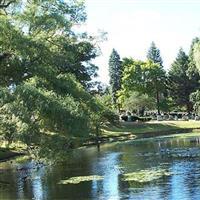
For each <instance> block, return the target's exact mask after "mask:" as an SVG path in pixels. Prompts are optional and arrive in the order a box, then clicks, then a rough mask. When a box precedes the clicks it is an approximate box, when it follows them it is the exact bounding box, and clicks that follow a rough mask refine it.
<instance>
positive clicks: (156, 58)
mask: <svg viewBox="0 0 200 200" xmlns="http://www.w3.org/2000/svg"><path fill="white" fill-rule="evenodd" d="M147 59H148V60H152V61H153V62H154V63H157V64H159V65H160V66H163V61H162V58H161V56H160V50H159V49H158V48H157V47H156V45H155V43H154V42H152V43H151V46H150V48H149V50H148V52H147Z"/></svg>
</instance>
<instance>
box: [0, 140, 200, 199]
mask: <svg viewBox="0 0 200 200" xmlns="http://www.w3.org/2000/svg"><path fill="white" fill-rule="evenodd" d="M70 156H71V157H70V158H69V159H68V161H65V162H62V163H58V164H57V165H55V166H45V167H41V168H37V167H36V166H35V163H34V162H33V161H28V160H27V161H23V162H21V161H13V162H4V163H1V164H0V199H20V200H21V199H37V200H40V199H42V200H43V199H67V200H69V199H73V200H74V199H95V200H96V199H114V200H118V199H136V200H139V199H142V200H151V199H153V200H155V199H166V200H177V199H181V200H184V199H186V200H190V199H191V200H199V199H200V138H199V137H197V138H195V137H194V138H185V139H176V138H174V139H173V138H165V139H161V138H160V139H158V138H157V139H151V138H148V139H145V140H138V141H133V142H127V143H119V144H115V145H114V144H111V145H103V146H102V147H101V149H100V151H98V149H97V148H95V147H92V148H86V149H82V150H77V151H74V152H73V153H72V154H71V155H70ZM154 168H155V169H156V168H159V169H166V170H168V171H170V173H171V175H170V176H166V177H162V178H160V179H158V180H155V181H152V182H150V183H144V184H141V183H137V182H133V181H129V182H128V181H122V174H124V173H130V172H137V171H140V170H145V169H154ZM88 175H100V176H104V179H103V180H100V181H89V182H82V183H79V184H76V185H73V184H69V185H60V184H58V182H59V181H60V180H63V179H66V178H69V177H74V176H88Z"/></svg>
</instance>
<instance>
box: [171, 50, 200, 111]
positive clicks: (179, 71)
mask: <svg viewBox="0 0 200 200" xmlns="http://www.w3.org/2000/svg"><path fill="white" fill-rule="evenodd" d="M189 67H190V65H189V57H188V55H186V53H185V52H184V51H183V49H180V50H179V53H178V55H177V58H176V59H175V61H174V62H173V64H172V66H171V69H170V71H169V83H168V86H169V91H170V96H171V97H172V99H173V100H174V103H175V105H176V106H183V107H185V108H186V109H187V111H188V112H190V111H192V107H193V105H192V102H191V101H190V94H191V93H193V92H195V91H196V90H197V89H198V88H199V86H200V85H199V78H200V77H199V75H198V73H195V74H190V76H188V73H187V72H188V69H189Z"/></svg>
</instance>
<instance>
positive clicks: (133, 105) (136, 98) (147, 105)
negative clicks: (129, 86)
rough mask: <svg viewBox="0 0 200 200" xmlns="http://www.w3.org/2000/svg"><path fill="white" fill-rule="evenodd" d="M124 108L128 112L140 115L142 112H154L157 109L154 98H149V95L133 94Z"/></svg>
mask: <svg viewBox="0 0 200 200" xmlns="http://www.w3.org/2000/svg"><path fill="white" fill-rule="evenodd" d="M124 107H125V108H126V109H127V110H130V111H137V112H138V113H139V111H140V110H146V109H151V110H153V109H154V108H155V101H154V99H153V98H152V97H149V96H148V95H147V94H140V93H139V92H131V94H130V95H129V97H128V98H127V99H126V100H125V102H124Z"/></svg>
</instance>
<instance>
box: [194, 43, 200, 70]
mask: <svg viewBox="0 0 200 200" xmlns="http://www.w3.org/2000/svg"><path fill="white" fill-rule="evenodd" d="M193 58H194V63H195V65H196V67H197V69H198V72H199V73H200V39H198V40H196V42H195V44H194V50H193Z"/></svg>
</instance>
